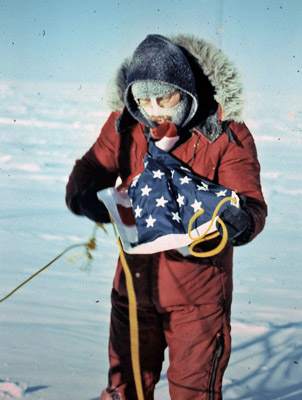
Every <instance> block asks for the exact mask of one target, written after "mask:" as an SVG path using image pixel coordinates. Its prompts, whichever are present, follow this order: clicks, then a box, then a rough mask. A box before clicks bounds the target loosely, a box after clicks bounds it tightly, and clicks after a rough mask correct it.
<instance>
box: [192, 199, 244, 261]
mask: <svg viewBox="0 0 302 400" xmlns="http://www.w3.org/2000/svg"><path fill="white" fill-rule="evenodd" d="M227 201H233V202H234V203H235V204H236V203H237V198H235V197H225V198H224V199H223V200H221V201H220V202H219V203H218V204H217V207H216V208H215V211H214V213H213V215H212V219H211V222H210V225H209V227H208V229H207V230H206V231H205V232H204V233H203V234H202V235H201V236H199V237H198V238H193V237H192V235H191V232H192V225H193V223H194V221H196V219H197V218H198V217H199V216H200V215H201V214H203V213H204V209H201V210H199V211H197V213H195V214H194V215H193V217H192V218H191V219H190V222H189V226H188V235H189V238H190V239H191V240H193V242H192V243H191V244H190V246H189V250H190V253H191V254H192V255H193V256H195V257H199V258H203V257H212V256H215V255H216V254H218V253H220V252H221V251H222V250H223V249H224V247H225V245H226V244H227V241H228V231H227V229H226V226H225V224H224V222H223V221H222V219H221V218H219V217H217V221H218V222H219V223H220V225H221V227H222V239H221V242H220V243H219V245H218V246H217V247H216V248H215V249H213V250H209V251H205V252H197V251H194V247H195V246H196V245H198V244H199V243H202V242H205V241H207V240H210V239H214V238H215V237H217V236H219V235H220V234H219V232H215V233H213V234H212V235H209V236H207V237H206V235H207V234H208V232H209V231H210V229H211V228H212V226H213V224H214V221H215V218H216V216H217V214H218V212H219V210H220V208H221V206H222V205H223V204H224V203H226V202H227Z"/></svg>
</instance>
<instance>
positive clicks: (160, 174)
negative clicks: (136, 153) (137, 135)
mask: <svg viewBox="0 0 302 400" xmlns="http://www.w3.org/2000/svg"><path fill="white" fill-rule="evenodd" d="M152 172H153V179H155V178H158V179H161V177H162V176H163V175H165V174H164V173H163V172H161V170H160V169H158V170H157V171H152Z"/></svg>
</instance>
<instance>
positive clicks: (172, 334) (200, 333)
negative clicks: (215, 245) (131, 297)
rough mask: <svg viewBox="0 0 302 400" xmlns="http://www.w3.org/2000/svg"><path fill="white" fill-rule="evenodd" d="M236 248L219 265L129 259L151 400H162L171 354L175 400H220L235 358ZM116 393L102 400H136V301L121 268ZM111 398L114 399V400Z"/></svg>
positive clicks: (176, 258)
mask: <svg viewBox="0 0 302 400" xmlns="http://www.w3.org/2000/svg"><path fill="white" fill-rule="evenodd" d="M232 253H233V251H232V248H231V247H229V246H227V247H226V248H225V250H224V251H223V253H220V254H219V255H218V256H216V257H212V258H208V259H202V258H195V257H187V258H184V257H182V256H181V255H180V253H178V252H177V251H174V250H173V251H168V252H164V253H157V254H152V255H135V256H130V255H126V258H127V262H128V265H129V268H130V270H131V273H132V277H133V281H134V288H135V292H136V297H137V312H138V324H139V354H140V368H141V374H142V383H143V390H144V399H145V400H152V399H154V388H155V385H156V383H157V382H158V381H159V379H160V374H161V369H162V362H163V360H164V351H165V348H166V347H167V346H168V351H169V368H168V371H167V379H168V382H169V391H170V396H171V399H172V400H195V399H196V400H197V399H198V400H219V399H222V393H221V387H222V377H223V373H224V371H225V369H226V367H227V364H228V360H229V356H230V350H231V337H230V309H231V301H232ZM109 361H110V370H109V385H108V388H107V390H106V391H104V392H103V394H102V397H101V398H102V399H103V398H104V399H105V398H108V399H109V398H111V399H122V400H136V399H137V395H136V390H135V384H134V378H133V372H132V365H131V352H130V333H129V320H128V296H127V290H126V282H125V275H124V272H123V269H122V265H121V262H120V261H119V263H118V267H117V271H116V275H115V278H114V283H113V290H112V311H111V326H110V343H109ZM107 396H108V397H107Z"/></svg>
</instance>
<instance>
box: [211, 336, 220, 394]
mask: <svg viewBox="0 0 302 400" xmlns="http://www.w3.org/2000/svg"><path fill="white" fill-rule="evenodd" d="M216 338H217V342H218V343H217V348H216V351H215V355H214V361H213V369H212V374H211V380H210V386H209V400H214V390H215V382H216V376H217V371H218V366H219V361H220V359H221V357H222V354H223V349H224V341H223V334H222V333H218V334H217V336H216Z"/></svg>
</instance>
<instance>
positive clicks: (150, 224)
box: [145, 215, 156, 228]
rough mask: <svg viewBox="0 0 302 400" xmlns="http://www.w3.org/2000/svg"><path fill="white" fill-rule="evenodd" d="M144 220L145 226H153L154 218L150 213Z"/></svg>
mask: <svg viewBox="0 0 302 400" xmlns="http://www.w3.org/2000/svg"><path fill="white" fill-rule="evenodd" d="M145 221H146V222H147V228H150V227H151V228H153V226H154V222H155V221H156V219H155V218H152V215H150V216H149V218H147V219H145Z"/></svg>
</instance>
